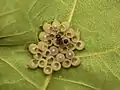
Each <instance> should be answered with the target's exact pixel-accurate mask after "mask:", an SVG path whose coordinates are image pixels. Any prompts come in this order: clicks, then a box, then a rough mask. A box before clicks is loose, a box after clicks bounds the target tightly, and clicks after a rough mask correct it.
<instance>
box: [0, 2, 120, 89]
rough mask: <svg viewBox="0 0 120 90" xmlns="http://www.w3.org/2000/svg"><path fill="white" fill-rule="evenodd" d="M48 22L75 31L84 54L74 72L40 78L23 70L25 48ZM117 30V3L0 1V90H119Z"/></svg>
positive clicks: (119, 32) (39, 73)
mask: <svg viewBox="0 0 120 90" xmlns="http://www.w3.org/2000/svg"><path fill="white" fill-rule="evenodd" d="M54 19H57V20H60V21H66V20H67V21H68V22H69V23H70V24H71V27H73V29H74V30H77V29H79V30H80V32H81V36H80V37H81V39H82V40H84V41H85V43H86V49H85V50H84V51H82V52H77V55H78V56H79V57H80V58H81V60H82V65H81V66H80V67H77V68H71V69H68V70H66V69H62V70H61V71H59V72H56V73H54V74H53V75H52V76H45V75H44V74H43V73H42V70H39V69H38V70H36V71H34V70H32V71H31V70H29V69H27V67H26V64H27V63H28V62H29V60H30V59H31V56H30V55H29V53H28V52H27V49H26V47H27V46H28V44H29V43H37V41H38V39H37V35H38V33H39V26H41V25H43V23H44V22H46V21H47V22H51V21H52V20H54ZM119 29H120V1H119V0H52V1H51V0H11V1H9V0H1V1H0V90H21V89H22V90H74V89H75V90H119V88H120V71H119V69H120V38H119V36H120V30H119Z"/></svg>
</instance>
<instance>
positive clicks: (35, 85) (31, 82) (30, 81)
mask: <svg viewBox="0 0 120 90" xmlns="http://www.w3.org/2000/svg"><path fill="white" fill-rule="evenodd" d="M0 60H2V61H3V62H5V63H7V64H8V65H9V66H10V67H11V68H13V69H14V70H15V71H16V72H17V73H18V74H19V75H20V76H22V77H23V78H24V79H25V80H26V81H27V82H29V83H30V84H32V85H33V86H34V87H36V88H38V89H39V86H38V85H37V84H35V83H34V82H33V81H32V80H30V79H29V78H28V77H26V76H25V75H24V74H23V73H22V72H21V71H19V70H18V69H17V68H16V67H15V66H13V65H12V64H11V63H10V62H8V61H5V60H4V59H1V58H0Z"/></svg>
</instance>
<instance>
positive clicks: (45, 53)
mask: <svg viewBox="0 0 120 90" xmlns="http://www.w3.org/2000/svg"><path fill="white" fill-rule="evenodd" d="M79 37H80V36H79V34H78V32H77V33H75V31H74V30H73V29H72V28H70V26H69V23H68V22H59V21H57V20H54V21H53V22H52V23H50V24H49V23H44V25H43V27H42V31H41V32H40V33H39V42H38V44H30V45H29V47H28V49H29V52H30V53H31V54H32V56H33V59H32V60H31V62H30V64H29V65H28V67H29V68H31V69H36V68H42V69H43V72H44V74H47V75H49V74H52V73H53V72H54V71H59V70H60V69H61V68H62V67H63V68H70V67H72V66H73V67H76V66H79V65H80V63H81V61H80V59H79V57H77V56H76V55H75V53H74V51H75V50H83V49H84V46H85V43H84V42H83V41H82V40H80V39H79Z"/></svg>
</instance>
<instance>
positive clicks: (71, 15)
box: [68, 0, 78, 23]
mask: <svg viewBox="0 0 120 90" xmlns="http://www.w3.org/2000/svg"><path fill="white" fill-rule="evenodd" d="M77 1H78V0H74V4H73V8H72V10H71V13H70V16H69V20H68V22H69V23H70V22H71V20H72V17H73V14H74V11H75V8H76V4H77Z"/></svg>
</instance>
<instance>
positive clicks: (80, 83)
mask: <svg viewBox="0 0 120 90" xmlns="http://www.w3.org/2000/svg"><path fill="white" fill-rule="evenodd" d="M54 79H55V80H61V81H65V82H69V83H74V84H78V85H82V86H85V87H88V88H91V89H94V90H97V88H96V87H94V86H91V85H88V84H86V83H83V82H77V81H73V80H68V79H65V78H58V77H54Z"/></svg>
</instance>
